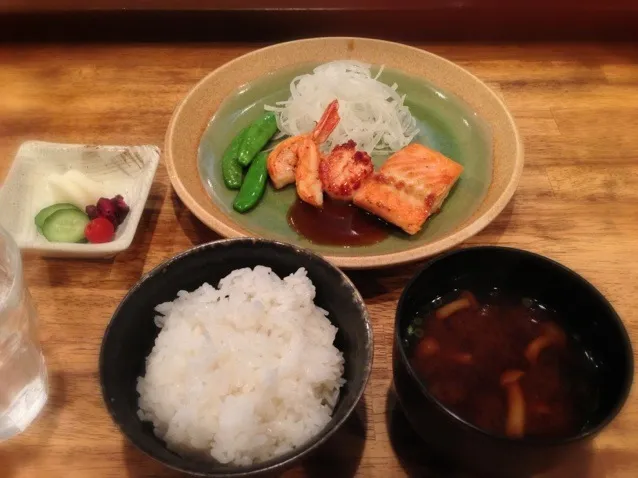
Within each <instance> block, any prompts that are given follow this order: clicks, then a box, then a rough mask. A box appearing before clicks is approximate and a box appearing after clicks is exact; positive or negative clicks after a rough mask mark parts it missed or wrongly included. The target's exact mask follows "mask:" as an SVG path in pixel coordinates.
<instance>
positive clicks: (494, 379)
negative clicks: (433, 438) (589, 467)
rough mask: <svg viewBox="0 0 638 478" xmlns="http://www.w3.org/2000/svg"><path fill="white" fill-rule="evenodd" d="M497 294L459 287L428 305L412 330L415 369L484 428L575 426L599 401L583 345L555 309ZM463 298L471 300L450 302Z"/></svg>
mask: <svg viewBox="0 0 638 478" xmlns="http://www.w3.org/2000/svg"><path fill="white" fill-rule="evenodd" d="M495 295H496V296H495V297H490V296H489V295H487V294H486V296H485V297H486V299H484V300H481V297H480V296H478V298H476V297H474V296H473V295H472V294H468V293H467V292H463V293H461V292H459V291H457V292H455V293H454V294H452V296H451V297H449V298H448V299H449V300H443V301H441V300H439V301H437V302H435V303H433V304H429V305H428V306H427V308H426V309H425V312H424V314H422V315H418V316H417V318H416V319H415V320H414V322H413V323H412V324H411V325H410V328H409V329H408V338H409V339H408V340H409V344H408V346H409V352H410V356H411V363H412V366H413V368H414V370H415V371H416V373H417V374H418V375H419V376H420V377H421V378H422V379H423V381H424V382H425V383H426V385H427V386H428V389H429V391H430V392H431V393H432V394H433V395H434V396H435V397H436V398H437V399H438V400H439V401H440V402H441V403H443V404H444V405H445V406H446V407H448V408H449V409H451V410H452V411H454V412H455V413H457V414H458V415H459V416H460V417H462V418H463V419H465V420H467V421H469V422H471V423H473V424H474V425H476V426H478V427H480V428H482V429H485V430H488V431H490V432H494V433H498V434H502V435H507V436H510V437H514V438H520V437H524V436H564V435H567V434H570V433H574V432H578V431H579V430H580V429H582V427H583V426H584V425H585V424H586V420H587V418H588V416H590V414H591V413H592V412H593V411H594V410H595V409H596V407H597V405H598V403H597V397H598V385H599V381H598V377H597V375H596V373H595V367H594V366H593V365H592V363H591V362H590V361H589V360H588V356H587V354H586V353H585V350H584V349H583V348H582V346H581V345H579V344H578V343H577V342H575V341H574V340H572V339H571V338H570V337H568V336H567V335H566V333H565V331H564V330H563V329H562V328H561V327H560V326H559V325H558V324H559V323H560V320H559V317H558V316H557V315H556V313H555V312H553V311H551V310H548V309H547V308H545V307H544V306H543V305H541V304H539V303H537V302H535V301H532V300H529V299H524V300H523V299H520V298H516V299H514V298H512V297H507V298H504V297H503V296H502V295H501V294H495ZM459 297H469V298H470V300H469V301H468V302H462V303H461V305H462V306H463V308H460V309H459V308H458V307H455V306H454V305H452V306H449V304H451V303H452V302H455V301H456V299H458V298H459ZM455 304H457V305H458V304H459V303H456V302H455ZM468 304H471V305H469V306H468ZM437 310H438V312H437ZM450 312H451V313H450ZM539 337H543V340H541V339H539ZM545 338H547V339H546V340H545ZM534 341H536V342H535V345H531V344H532V343H533V342H534ZM506 377H508V378H506ZM512 377H514V378H513V381H514V382H511V381H510V380H512ZM512 383H516V385H515V387H517V391H516V393H513V394H510V392H512V389H510V388H509V387H511V386H512V385H511V384H512ZM513 395H517V398H516V397H515V398H513ZM521 395H522V399H521V398H520V397H521ZM515 402H516V403H518V408H516V407H517V405H515V404H514V403H515ZM516 410H519V412H518V413H517V412H516ZM521 410H522V412H521ZM517 426H518V427H519V428H518V429H517V428H516V427H517Z"/></svg>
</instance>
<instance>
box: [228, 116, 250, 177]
mask: <svg viewBox="0 0 638 478" xmlns="http://www.w3.org/2000/svg"><path fill="white" fill-rule="evenodd" d="M247 132H248V128H244V129H243V130H241V131H240V132H239V134H238V135H237V136H235V137H234V138H233V140H232V141H231V142H230V145H228V148H226V151H224V155H223V156H222V176H223V178H224V184H225V185H226V187H227V188H228V189H239V187H240V186H241V181H242V177H243V170H242V167H241V164H239V162H238V158H239V149H240V148H241V144H242V142H243V141H244V137H245V136H246V133H247Z"/></svg>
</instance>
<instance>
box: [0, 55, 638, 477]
mask: <svg viewBox="0 0 638 478" xmlns="http://www.w3.org/2000/svg"><path fill="white" fill-rule="evenodd" d="M422 46H423V47H424V48H426V49H428V50H430V51H433V52H434V53H438V54H440V55H443V56H445V57H447V58H449V59H451V60H453V61H455V62H458V63H459V64H460V65H462V66H464V67H466V68H468V69H469V70H470V71H472V72H473V73H475V74H476V75H478V76H479V77H480V78H482V79H483V80H485V81H487V82H489V84H490V85H491V86H492V87H493V88H494V89H495V90H496V91H498V92H499V93H500V94H501V95H502V96H503V97H504V98H505V101H506V103H507V104H508V106H509V107H510V109H511V111H512V113H513V114H514V116H515V117H516V121H517V123H518V125H519V127H520V130H521V133H522V135H523V137H524V139H525V148H526V166H525V171H524V174H523V178H522V181H521V184H520V187H519V189H518V192H517V193H516V195H515V197H514V199H513V200H512V202H511V203H510V205H509V206H508V207H507V208H506V209H505V211H504V212H503V213H502V214H501V215H500V216H499V217H498V218H497V219H496V220H495V221H494V223H493V224H492V225H491V226H489V227H488V228H487V229H486V230H484V231H483V232H482V233H481V234H479V235H478V236H476V237H474V238H473V239H472V240H470V241H469V242H468V243H469V244H501V245H508V246H516V247H521V248H524V249H528V250H532V251H535V252H538V253H541V254H544V255H547V256H549V257H551V258H553V259H557V260H558V261H560V262H562V263H563V264H565V265H567V266H568V267H571V268H573V269H575V270H576V271H578V272H579V273H581V274H582V275H584V276H585V277H586V278H587V279H589V280H591V281H592V282H593V283H594V284H595V285H596V286H597V287H599V288H600V290H601V291H602V292H603V293H604V294H605V295H606V296H607V297H608V298H609V299H610V300H611V302H612V303H613V305H614V306H615V307H616V309H617V311H618V312H619V314H620V315H621V316H622V317H623V319H624V321H625V324H626V326H627V328H628V329H629V332H630V334H631V335H632V338H633V339H634V341H636V340H637V339H638V290H637V284H638V113H637V109H636V107H637V106H638V49H636V46H635V45H618V44H612V45H603V44H587V45H582V44H580V45H568V44H567V45H565V44H563V45H559V44H551V45H535V46H534V45H525V46H516V45H504V46H478V45H472V46H468V45H449V46H448V45H422ZM253 48H254V46H245V45H228V44H224V45H220V44H211V45H173V44H170V45H169V44H157V45H152V46H133V45H104V46H97V45H94V46H91V45H85V46H71V45H48V46H43V45H35V44H34V45H27V46H0V98H1V99H2V100H1V101H0V178H4V176H5V174H6V171H7V170H8V167H9V165H10V163H11V159H12V157H13V155H14V154H15V152H16V150H17V148H18V146H19V145H20V143H21V142H23V141H25V140H29V139H41V140H49V141H59V142H78V143H103V144H138V143H140V144H141V143H152V144H157V145H160V146H161V145H162V142H163V138H164V132H165V129H166V126H167V123H168V120H169V117H170V115H171V113H172V111H173V108H174V107H175V105H176V104H177V102H178V101H179V100H180V99H181V98H182V97H183V96H184V94H185V93H186V92H187V91H188V89H189V88H191V86H193V84H194V83H195V82H196V81H198V80H199V79H200V78H202V76H204V75H205V74H206V73H207V72H209V71H210V70H212V69H214V68H216V67H217V66H219V65H221V64H222V63H224V62H227V61H228V60H231V59H232V58H235V57H236V56H238V55H241V54H242V53H245V52H247V51H249V50H251V49H253ZM1 213H2V212H1V211H0V214H1ZM216 237H217V236H216V235H215V234H214V233H213V232H211V231H209V230H208V229H207V228H206V227H204V226H203V225H201V224H200V223H199V222H198V221H197V220H196V219H195V218H194V217H193V216H192V215H191V214H190V213H189V211H188V210H186V209H185V208H184V207H183V205H182V204H181V202H180V201H179V199H178V198H177V197H176V195H175V194H174V192H173V191H172V189H171V185H170V183H169V181H168V178H167V175H166V171H165V169H164V167H163V166H160V168H159V169H158V172H157V176H156V178H155V183H154V185H153V188H152V190H151V194H150V197H149V200H148V203H147V205H146V210H145V212H144V215H143V218H142V221H141V224H140V228H139V230H138V232H137V236H136V237H135V241H134V243H133V246H132V247H131V248H130V249H129V250H128V251H127V252H126V253H123V254H120V255H119V256H117V257H116V258H115V259H114V260H113V261H110V262H82V261H65V260H44V259H40V258H35V257H28V258H26V261H25V270H26V278H27V280H28V283H29V286H30V289H31V291H32V293H33V296H34V298H35V301H36V303H37V307H38V310H39V313H40V318H41V335H42V340H43V344H44V345H43V346H44V351H45V354H46V356H47V359H48V366H49V372H50V377H51V398H50V400H49V403H48V405H47V407H46V409H45V411H44V413H43V415H42V416H41V417H40V418H39V419H38V420H37V421H36V422H35V423H34V424H33V425H32V427H31V428H29V429H28V430H27V432H26V433H24V434H23V435H22V436H20V437H18V438H15V439H13V440H11V441H9V442H7V443H3V444H2V445H0V476H2V478H36V477H37V478H40V477H42V478H44V477H46V478H62V477H64V478H86V477H91V478H102V477H104V478H106V477H112V478H121V477H130V478H142V477H174V476H177V474H176V473H175V472H172V471H170V470H168V469H165V468H163V467H162V466H161V465H159V464H157V463H155V462H154V461H152V460H151V459H149V458H147V457H146V456H145V455H143V454H141V453H140V452H138V451H137V450H136V449H135V448H133V447H132V446H131V445H129V444H128V443H127V441H126V440H125V438H124V437H123V436H122V435H121V434H120V433H119V431H118V430H117V429H116V427H115V426H114V425H113V423H112V422H111V420H110V418H109V416H108V415H107V412H106V410H105V409H104V407H103V405H102V398H101V395H100V388H99V383H98V373H97V361H98V352H99V347H100V342H101V339H102V334H103V331H104V328H105V326H106V324H107V323H108V321H109V318H110V316H111V313H112V312H113V310H114V309H115V307H116V306H117V304H118V302H119V301H120V300H121V299H122V297H123V296H124V294H125V293H126V291H127V290H128V289H129V288H130V287H131V286H132V285H133V284H134V283H135V282H136V281H137V280H138V278H139V277H140V275H141V274H142V273H144V272H146V271H148V270H149V269H151V268H152V267H154V266H156V265H157V264H159V263H160V262H161V261H163V260H165V259H168V258H169V257H171V256H173V255H174V254H176V253H178V252H180V251H182V250H184V249H186V248H188V247H190V246H192V245H194V244H199V243H202V242H206V241H210V240H213V239H215V238H216ZM416 267H417V266H410V267H398V268H395V269H389V270H381V271H376V272H366V273H365V274H361V273H352V274H351V275H352V277H353V279H354V280H355V282H356V284H357V286H358V287H359V288H360V290H361V292H362V293H363V295H364V296H365V299H366V302H367V304H368V306H369V308H370V313H371V315H372V320H373V324H374V333H375V342H376V343H375V354H374V368H373V372H372V378H371V381H370V383H369V385H368V388H367V392H366V395H365V400H364V402H363V403H361V406H360V407H359V409H358V410H357V414H356V416H355V417H354V418H353V419H352V420H350V422H349V423H348V425H347V426H346V427H345V428H344V429H343V430H342V431H340V432H339V433H338V434H337V435H336V436H335V438H334V439H333V440H332V441H331V442H330V444H328V445H327V446H326V447H325V448H324V449H323V450H322V451H321V454H320V456H319V457H318V458H316V459H315V460H313V461H312V462H309V463H304V464H301V465H300V466H298V467H297V468H295V469H294V470H291V471H290V472H289V473H286V475H285V476H286V477H287V478H288V477H299V476H310V477H320V476H353V475H355V474H356V476H363V477H379V478H381V477H388V476H406V475H408V474H409V475H411V476H451V475H450V473H448V472H445V471H443V470H441V469H440V467H439V466H437V464H436V463H435V462H434V461H433V460H431V459H429V458H428V456H427V453H426V450H424V449H423V447H422V446H421V445H420V444H419V441H418V439H417V438H416V437H415V435H414V434H413V433H412V432H411V431H410V429H409V428H408V427H407V426H406V424H405V421H404V419H403V417H402V416H401V414H400V412H398V411H397V410H396V409H395V405H394V403H395V402H394V398H393V395H392V392H390V391H389V390H390V386H391V380H392V371H391V360H390V359H391V344H392V326H393V315H394V309H395V306H396V301H397V299H398V297H399V294H400V292H401V288H402V287H403V285H404V284H405V282H406V280H407V279H408V277H410V276H411V275H412V274H413V272H414V271H415V269H416ZM637 447H638V397H637V395H636V394H635V393H633V394H632V395H631V397H630V399H629V401H628V403H627V405H626V407H625V408H624V410H623V412H622V413H621V415H620V416H619V418H618V419H617V420H615V421H614V422H613V423H612V424H611V425H610V426H609V427H608V429H607V430H606V431H605V432H604V433H602V434H601V435H600V436H599V438H597V439H596V441H595V443H594V445H593V446H592V447H591V448H590V449H588V450H586V451H584V452H583V453H582V454H581V455H580V456H579V457H578V459H576V460H574V461H572V462H570V463H567V464H566V465H565V466H564V467H563V468H562V469H560V470H557V471H556V472H555V473H553V474H551V475H550V476H556V477H567V478H570V477H574V478H594V477H595V478H602V477H619V478H633V477H635V476H637V475H638V454H637V453H636V451H635V450H636V448H637ZM320 462H321V463H320ZM454 476H457V475H454Z"/></svg>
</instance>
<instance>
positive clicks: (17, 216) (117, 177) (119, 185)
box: [0, 141, 160, 258]
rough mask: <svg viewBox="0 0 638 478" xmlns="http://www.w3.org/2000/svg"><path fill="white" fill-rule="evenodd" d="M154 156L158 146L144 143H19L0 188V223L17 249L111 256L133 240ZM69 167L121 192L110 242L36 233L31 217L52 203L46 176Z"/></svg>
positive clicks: (111, 190) (112, 191)
mask: <svg viewBox="0 0 638 478" xmlns="http://www.w3.org/2000/svg"><path fill="white" fill-rule="evenodd" d="M159 158H160V151H159V148H158V147H157V146H150V145H145V146H90V145H80V144H58V143H46V142H42V141H28V142H26V143H23V144H22V145H21V146H20V149H19V150H18V153H17V155H16V157H15V159H14V161H13V164H12V165H11V169H10V170H9V173H8V174H7V177H6V179H5V181H4V183H3V184H2V187H1V188H0V224H2V227H4V228H5V229H6V230H7V231H9V233H10V234H11V235H12V236H13V238H14V239H15V241H16V243H17V244H18V246H19V247H20V249H22V250H24V251H32V252H36V253H39V254H40V255H42V256H45V257H76V258H104V257H111V256H114V255H115V254H117V253H118V252H121V251H123V250H125V249H127V248H128V247H129V246H130V245H131V242H132V241H133V237H134V236H135V231H136V229H137V226H138V224H139V222H140V217H141V216H142V211H143V210H144V204H145V203H146V199H147V197H148V194H149V192H150V189H151V185H152V183H153V178H154V177H155V172H156V171H157V166H158V164H159ZM70 169H75V170H77V171H79V172H81V173H82V174H84V175H86V176H87V177H88V178H90V179H92V180H93V181H96V182H97V183H100V184H101V185H104V187H105V189H106V190H108V192H109V194H112V195H115V194H121V195H122V196H124V200H125V201H126V202H127V204H128V206H129V208H130V212H129V214H128V215H127V216H126V219H125V220H124V222H123V223H122V224H120V226H119V227H118V228H117V231H116V234H115V238H114V239H113V241H111V242H107V243H103V244H89V243H73V244H71V243H60V242H49V241H47V239H46V238H45V237H44V236H42V235H41V234H40V233H39V232H38V230H37V228H36V225H35V222H34V218H35V215H36V214H37V213H38V211H40V210H41V209H42V208H44V207H47V206H50V205H51V204H52V195H51V192H50V191H49V188H48V184H47V177H48V176H49V175H50V174H54V173H57V174H63V173H65V172H66V171H68V170H70ZM107 185H108V186H107ZM109 197H111V196H109Z"/></svg>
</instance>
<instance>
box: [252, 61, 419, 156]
mask: <svg viewBox="0 0 638 478" xmlns="http://www.w3.org/2000/svg"><path fill="white" fill-rule="evenodd" d="M382 70H383V67H381V71H382ZM381 71H379V72H378V73H377V75H376V76H375V77H373V76H372V73H371V72H370V65H367V64H365V63H360V62H357V61H346V60H343V61H333V62H330V63H325V64H323V65H320V66H318V67H317V68H315V69H314V71H313V72H312V73H309V74H306V75H301V76H298V77H296V78H294V79H293V80H292V82H291V83H290V98H289V99H288V100H287V101H280V102H277V103H276V104H275V105H274V106H268V105H266V106H265V107H264V108H265V109H266V110H268V111H273V112H275V113H276V115H277V126H278V127H279V130H280V131H282V132H283V133H285V134H287V135H290V136H296V135H299V134H305V133H309V132H310V131H312V129H313V128H314V127H315V125H316V123H317V121H319V118H321V115H322V114H323V112H324V110H325V109H326V107H327V106H328V105H329V104H330V103H331V102H332V101H333V100H335V99H337V100H338V101H339V116H340V117H341V120H340V121H339V124H338V125H337V127H336V128H335V130H334V131H333V133H332V134H331V135H330V137H329V138H328V140H327V141H326V142H325V143H324V144H323V145H322V149H324V150H331V149H332V148H334V147H335V146H337V145H339V144H343V143H345V142H347V141H348V140H353V141H355V142H356V143H357V149H359V150H362V151H366V152H367V153H370V154H372V153H373V152H379V153H387V152H392V151H398V150H399V149H401V148H403V147H405V146H406V145H408V144H409V143H410V141H412V140H413V139H414V137H415V136H416V135H417V134H418V133H419V129H418V127H417V125H416V120H415V119H414V117H413V116H412V115H411V114H410V109H409V108H408V107H407V106H405V105H404V101H405V95H403V96H401V95H400V94H399V93H398V92H397V88H398V86H397V84H396V83H395V84H393V85H392V86H388V85H386V84H385V83H382V82H380V81H378V80H377V78H378V77H379V75H380V74H381Z"/></svg>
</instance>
